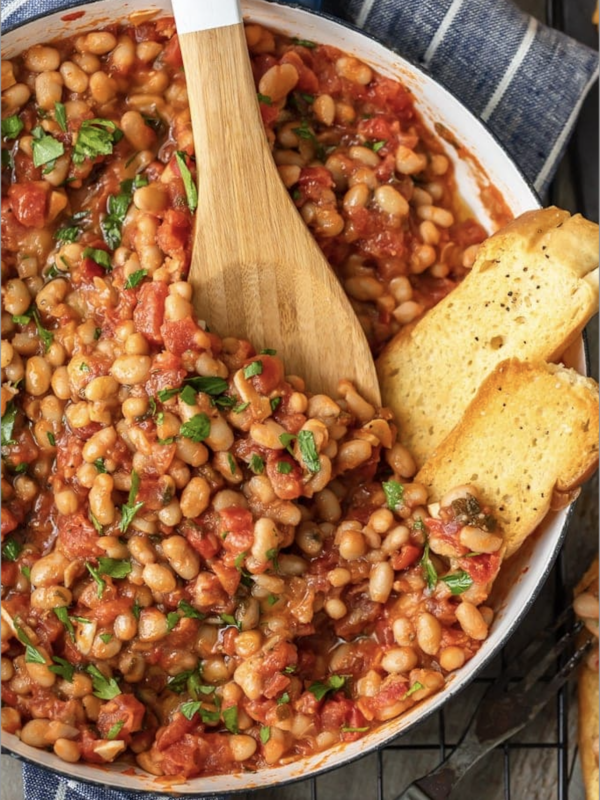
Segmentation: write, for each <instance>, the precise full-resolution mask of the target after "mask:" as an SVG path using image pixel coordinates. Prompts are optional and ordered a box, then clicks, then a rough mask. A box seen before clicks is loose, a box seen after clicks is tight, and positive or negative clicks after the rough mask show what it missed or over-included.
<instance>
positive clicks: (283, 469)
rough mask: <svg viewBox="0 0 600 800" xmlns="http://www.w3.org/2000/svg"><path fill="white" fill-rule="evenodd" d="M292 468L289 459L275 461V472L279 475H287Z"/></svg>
mask: <svg viewBox="0 0 600 800" xmlns="http://www.w3.org/2000/svg"><path fill="white" fill-rule="evenodd" d="M292 469H293V467H292V465H291V464H290V462H289V461H278V462H277V472H279V474H280V475H289V474H290V472H291V471H292Z"/></svg>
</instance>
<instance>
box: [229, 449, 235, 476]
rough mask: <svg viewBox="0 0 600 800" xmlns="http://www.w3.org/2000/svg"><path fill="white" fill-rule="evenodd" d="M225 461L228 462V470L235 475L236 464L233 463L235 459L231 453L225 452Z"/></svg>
mask: <svg viewBox="0 0 600 800" xmlns="http://www.w3.org/2000/svg"><path fill="white" fill-rule="evenodd" d="M227 463H228V464H229V471H230V472H231V474H232V475H235V473H236V472H237V466H236V463H235V459H234V457H233V456H232V455H231V453H227Z"/></svg>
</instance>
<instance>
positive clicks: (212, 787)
mask: <svg viewBox="0 0 600 800" xmlns="http://www.w3.org/2000/svg"><path fill="white" fill-rule="evenodd" d="M199 2H205V0H199ZM65 6H67V10H66V11H65V10H63V11H61V12H58V13H54V14H51V15H43V16H40V17H35V18H32V19H31V20H30V21H29V22H28V23H26V24H24V25H21V26H20V27H17V28H15V29H13V30H10V31H8V32H6V33H5V34H4V35H3V37H2V52H3V58H10V57H11V56H14V55H16V54H17V53H19V52H20V51H22V50H24V49H25V48H27V47H30V46H31V45H33V44H35V43H38V42H40V43H41V42H48V41H50V40H52V39H53V38H57V37H62V36H66V35H71V34H74V33H77V32H82V31H84V30H87V29H92V28H94V26H102V25H106V24H109V23H111V22H114V21H116V20H126V19H127V18H128V17H129V16H130V15H131V14H132V13H133V14H135V15H137V16H138V18H139V14H140V12H141V11H145V10H149V11H152V10H154V11H155V12H157V16H160V15H161V14H168V15H170V14H171V13H172V12H171V6H170V2H169V0H154V1H153V2H149V3H147V4H146V3H138V2H126V0H97V2H91V3H88V4H86V5H74V4H71V3H68V2H67V3H65ZM242 8H243V12H244V16H245V17H247V18H248V19H251V20H252V21H254V22H257V23H260V24H263V25H266V26H268V27H271V28H273V29H277V30H279V31H281V32H282V33H286V34H289V35H291V36H295V37H298V38H301V39H310V40H313V41H316V42H319V43H322V44H330V45H334V46H336V47H338V48H340V49H341V50H343V51H345V52H347V53H350V54H352V55H355V56H357V57H358V58H360V59H362V60H364V61H366V62H367V63H368V64H370V65H371V66H373V67H374V68H375V69H376V70H378V71H379V72H381V73H383V74H384V75H386V76H388V77H391V78H399V79H400V80H401V81H403V82H404V84H405V85H406V86H407V87H408V88H409V89H410V90H411V91H412V92H413V95H414V97H415V102H416V106H417V108H418V110H419V112H420V113H421V115H422V117H423V118H424V120H425V122H426V123H427V125H428V126H429V127H430V129H433V128H434V125H435V124H436V123H441V124H442V125H443V126H444V127H445V129H446V130H447V131H448V132H449V133H450V135H451V138H453V139H454V141H455V142H458V143H460V145H461V146H462V147H461V152H466V153H468V154H469V156H468V157H467V158H462V159H459V158H458V156H457V151H456V148H454V147H452V146H450V145H448V147H447V153H448V156H449V157H450V158H451V159H452V161H453V162H454V164H455V168H456V174H457V180H458V184H459V188H460V191H461V194H462V196H463V198H464V199H465V200H466V202H467V203H468V205H469V206H470V207H471V209H472V210H473V211H474V213H475V215H476V217H477V218H478V219H479V220H480V221H481V222H482V223H483V224H484V225H486V226H487V228H488V230H489V232H493V231H494V230H495V229H496V227H497V225H496V224H495V222H494V219H493V216H491V215H490V213H489V210H488V208H487V207H486V204H485V202H484V200H483V199H482V198H483V197H485V195H486V191H485V190H486V187H488V188H489V187H490V186H494V187H496V189H497V190H498V191H499V192H500V194H501V195H502V196H503V198H504V201H505V202H506V204H507V205H508V207H509V209H510V210H511V212H512V213H513V215H518V214H520V213H522V212H524V211H527V210H530V209H532V208H539V206H540V203H539V200H538V198H537V196H536V194H535V192H534V191H533V189H532V188H531V186H530V185H529V184H528V183H527V181H526V180H525V178H524V177H523V175H522V174H521V172H520V171H519V169H518V167H517V166H516V165H515V164H514V162H513V161H512V160H511V158H510V156H509V155H508V154H507V152H506V151H505V150H504V149H503V147H502V146H501V145H500V144H499V143H498V141H497V140H496V139H495V138H494V136H493V135H492V134H491V133H490V132H489V131H488V130H487V129H486V127H485V126H484V125H483V124H482V123H481V122H480V121H479V120H478V119H476V118H475V117H474V116H473V115H472V114H471V113H470V112H469V111H468V110H467V109H466V108H465V107H464V106H463V105H462V103H461V102H460V101H459V100H457V99H456V98H455V97H454V96H453V95H452V93H451V92H450V91H449V90H448V89H446V88H445V87H443V86H441V85H440V84H439V83H437V82H436V81H435V80H433V79H432V78H431V77H430V76H429V75H428V74H427V73H425V72H424V71H423V70H422V69H421V68H419V67H416V66H414V65H413V64H411V63H409V62H408V61H406V60H405V59H404V58H402V56H401V55H399V54H398V53H396V52H393V51H392V50H390V49H388V48H386V47H384V46H382V45H381V44H379V43H378V42H377V41H375V40H374V39H372V38H370V37H368V36H366V35H365V34H364V33H361V32H360V31H358V30H355V29H353V28H351V27H349V26H347V25H344V24H341V23H339V22H337V21H335V20H333V19H331V18H329V17H327V16H325V15H322V14H318V13H316V12H312V11H307V10H306V9H303V8H300V7H293V6H287V5H280V4H278V3H273V2H264V0H246V1H245V2H244V0H242ZM81 12H83V13H81ZM565 360H567V359H565ZM568 363H569V365H570V366H573V367H575V368H576V369H578V370H579V371H580V372H585V371H586V366H585V354H584V346H583V341H582V340H580V341H578V342H577V343H576V346H575V347H572V348H571V352H570V354H569V358H568ZM569 517H570V514H569V511H568V510H562V511H559V512H557V513H552V514H550V515H549V516H548V517H547V519H546V520H545V522H544V524H543V526H542V527H541V528H540V530H539V532H538V533H537V534H536V535H535V536H534V537H532V541H531V542H530V543H527V544H526V545H525V546H524V547H523V548H522V550H521V551H519V553H517V555H516V556H515V557H514V558H513V559H511V561H509V562H507V564H506V565H505V566H504V567H503V571H502V573H501V576H500V578H499V579H498V581H497V584H496V587H495V589H494V593H495V594H494V598H493V599H494V606H495V608H496V612H497V616H496V619H495V622H494V624H493V626H492V629H491V632H490V636H489V638H488V639H487V640H486V641H485V642H484V643H483V646H482V647H481V649H480V650H479V652H478V653H477V655H476V656H475V657H474V658H473V659H471V661H469V662H468V663H467V664H466V665H465V666H464V667H463V668H462V669H461V670H459V671H458V672H457V673H456V674H455V675H454V676H453V677H452V679H451V680H450V681H449V683H448V685H447V687H446V688H445V689H444V691H442V692H440V693H438V694H437V695H435V696H433V697H431V698H429V699H428V700H426V701H425V702H423V703H421V704H420V705H418V706H417V707H415V708H414V709H412V710H411V711H409V712H408V713H407V714H405V715H403V716H402V717H400V718H398V719H394V720H391V721H390V722H388V723H386V724H384V725H382V726H381V727H380V728H379V729H378V730H376V731H374V732H372V733H369V734H368V735H367V736H365V737H364V738H362V739H360V740H359V741H357V742H353V743H349V744H343V745H339V746H337V747H334V748H332V749H330V750H328V751H327V752H325V753H319V754H318V755H315V756H312V757H310V758H304V759H302V760H301V761H297V762H295V763H293V764H288V765H286V766H281V767H275V768H271V769H265V770H262V771H259V772H257V773H254V774H252V773H239V774H238V775H220V776H216V777H211V778H196V779H191V780H190V781H189V782H188V783H185V784H178V785H173V786H171V787H169V786H168V785H167V784H165V783H164V782H162V781H160V782H159V781H157V780H156V778H154V777H153V776H151V775H148V774H146V773H143V772H142V771H141V770H132V768H131V765H129V764H127V765H118V764H115V765H111V766H107V767H98V766H95V765H94V766H90V765H86V764H83V763H78V764H66V763H65V762H63V761H60V760H59V759H58V758H57V757H56V756H55V755H54V754H52V753H49V752H44V751H41V750H36V749H34V748H31V747H28V746H26V745H24V744H22V743H21V742H20V740H19V739H18V737H16V736H13V735H10V734H6V733H4V732H3V733H2V743H3V747H4V749H5V750H6V751H8V752H10V753H12V754H13V755H15V756H17V757H19V758H21V759H24V760H27V761H30V762H32V763H35V764H37V765H39V766H43V767H45V768H47V769H49V770H52V771H54V772H56V773H60V774H62V775H64V776H65V777H68V778H70V779H74V780H78V781H82V782H88V783H95V784H100V785H101V786H103V787H112V788H114V789H120V790H129V791H135V792H140V793H146V792H153V793H157V792H158V793H161V792H164V793H174V794H178V795H186V794H187V795H195V796H199V795H200V796H203V795H205V794H206V795H210V794H215V793H216V794H221V793H226V792H240V791H248V790H249V789H253V788H259V787H272V786H277V785H279V786H281V785H282V784H285V783H288V782H290V781H294V780H299V779H302V778H305V777H308V776H314V775H316V774H318V773H320V772H324V771H326V770H331V769H334V768H336V767H339V766H341V765H342V764H344V763H347V762H348V761H351V760H354V759H357V758H359V757H360V756H363V755H365V754H366V753H368V752H370V751H372V750H375V749H376V748H378V747H381V746H382V745H384V744H386V743H387V742H389V741H390V740H391V739H394V738H395V737H397V736H399V735H400V734H402V733H404V732H406V731H408V730H409V729H411V728H414V726H415V725H418V724H419V723H420V722H422V721H423V720H424V719H425V717H427V716H429V715H430V714H432V713H433V712H435V711H437V710H438V709H439V708H440V707H441V706H442V705H443V704H444V703H445V702H446V701H447V700H449V699H450V697H453V696H455V695H456V694H458V692H460V691H461V690H462V689H463V688H464V687H465V686H466V685H467V684H468V683H469V682H470V681H471V680H473V678H474V677H475V675H476V674H477V673H478V672H480V671H481V669H482V667H483V666H484V664H486V663H487V662H488V661H489V660H490V659H491V658H492V657H493V656H494V654H496V653H497V652H498V651H499V650H500V649H501V647H502V646H503V645H504V644H505V643H506V641H507V640H508V639H509V637H510V636H511V634H512V633H513V632H514V631H515V629H516V628H517V626H518V625H519V623H520V621H521V620H522V619H523V617H524V616H525V614H526V612H527V611H528V609H529V608H530V606H531V604H532V602H533V600H534V598H535V597H536V595H537V593H538V592H539V590H540V588H541V587H542V585H543V583H544V581H545V579H546V577H547V575H548V573H549V571H550V569H551V567H552V564H553V562H554V559H555V557H556V555H557V553H558V551H559V549H560V546H561V543H562V540H563V537H564V536H565V534H566V530H567V527H568V522H569Z"/></svg>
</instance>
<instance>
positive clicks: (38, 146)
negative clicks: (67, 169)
mask: <svg viewBox="0 0 600 800" xmlns="http://www.w3.org/2000/svg"><path fill="white" fill-rule="evenodd" d="M36 131H37V134H36ZM32 133H33V141H32V143H31V149H32V151H33V166H34V167H41V166H43V165H44V164H48V163H49V162H50V161H55V160H56V159H57V158H59V157H60V156H62V155H63V154H64V152H65V146H64V144H63V143H62V142H59V141H58V139H55V138H54V136H49V135H47V134H45V133H44V130H43V128H34V129H33V131H32Z"/></svg>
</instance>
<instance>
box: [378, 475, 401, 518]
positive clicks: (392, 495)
mask: <svg viewBox="0 0 600 800" xmlns="http://www.w3.org/2000/svg"><path fill="white" fill-rule="evenodd" d="M381 488H382V489H383V492H384V494H385V500H386V503H387V507H388V508H389V509H390V511H395V510H396V509H397V508H398V506H402V505H403V504H404V486H403V485H402V484H401V483H398V481H384V482H383V483H382V484H381Z"/></svg>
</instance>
